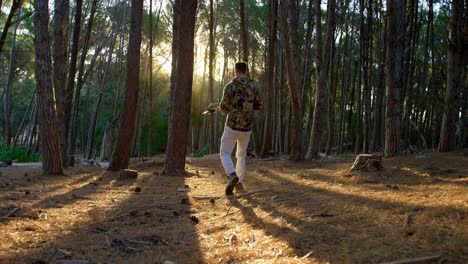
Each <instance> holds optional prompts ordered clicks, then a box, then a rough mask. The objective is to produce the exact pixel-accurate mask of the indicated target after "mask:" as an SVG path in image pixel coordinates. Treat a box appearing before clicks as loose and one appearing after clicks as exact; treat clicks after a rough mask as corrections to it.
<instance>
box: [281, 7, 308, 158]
mask: <svg viewBox="0 0 468 264" xmlns="http://www.w3.org/2000/svg"><path fill="white" fill-rule="evenodd" d="M281 6H282V7H281V8H280V12H281V21H282V23H281V26H282V31H283V38H284V43H283V44H284V54H285V59H286V62H287V63H286V64H287V67H286V68H287V73H288V81H289V92H290V95H291V110H292V116H293V119H294V120H293V131H292V142H291V154H290V156H289V157H290V159H291V160H301V159H302V113H301V111H302V102H303V100H302V97H301V84H300V80H299V66H298V52H297V49H298V45H297V41H298V33H297V30H298V18H297V7H296V1H295V0H282V1H281ZM288 18H289V19H288ZM288 22H289V23H288Z"/></svg>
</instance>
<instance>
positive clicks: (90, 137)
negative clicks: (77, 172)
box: [87, 25, 117, 160]
mask: <svg viewBox="0 0 468 264" xmlns="http://www.w3.org/2000/svg"><path fill="white" fill-rule="evenodd" d="M113 32H114V33H113V37H112V40H111V43H110V45H109V53H108V55H107V63H106V68H105V69H104V74H103V76H102V79H101V83H100V84H99V96H98V100H97V102H96V110H95V111H94V115H93V120H92V122H91V127H90V129H89V134H88V155H87V159H88V160H89V159H92V155H93V149H94V132H95V131H96V125H97V120H98V118H99V112H100V109H101V103H102V96H103V94H104V93H103V90H104V85H105V83H106V80H107V74H108V72H109V69H110V64H111V62H112V55H113V53H114V46H115V42H116V40H117V25H114V26H113Z"/></svg>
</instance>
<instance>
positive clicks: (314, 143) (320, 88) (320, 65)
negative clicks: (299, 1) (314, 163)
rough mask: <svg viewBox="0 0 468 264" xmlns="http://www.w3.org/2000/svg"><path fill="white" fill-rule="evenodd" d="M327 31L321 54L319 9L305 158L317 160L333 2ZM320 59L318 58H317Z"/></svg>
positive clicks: (329, 3) (331, 34)
mask: <svg viewBox="0 0 468 264" xmlns="http://www.w3.org/2000/svg"><path fill="white" fill-rule="evenodd" d="M316 6H317V7H319V6H320V0H317V4H316ZM327 9H328V10H327V31H326V34H325V36H326V39H325V47H324V50H323V53H322V48H321V46H322V44H321V41H322V40H321V39H322V38H321V37H318V36H319V35H320V34H321V22H320V21H321V20H320V17H321V15H320V9H319V8H318V11H317V13H318V14H317V13H316V20H317V21H316V24H317V63H316V64H317V76H318V77H317V88H316V89H317V90H316V93H315V106H314V117H313V123H312V132H311V133H310V144H309V150H308V152H307V158H308V159H313V158H318V157H319V153H320V142H321V138H322V133H323V127H324V122H323V121H324V118H325V113H326V105H327V101H326V98H327V97H326V94H327V84H326V82H327V76H328V75H327V74H328V67H329V65H330V57H331V54H330V53H331V45H334V32H335V25H336V20H335V0H330V1H329V2H328V3H327ZM319 57H320V58H319Z"/></svg>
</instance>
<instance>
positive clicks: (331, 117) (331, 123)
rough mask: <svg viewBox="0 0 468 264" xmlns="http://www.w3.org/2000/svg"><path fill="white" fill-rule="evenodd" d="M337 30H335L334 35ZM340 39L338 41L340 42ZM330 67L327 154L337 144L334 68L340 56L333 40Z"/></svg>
mask: <svg viewBox="0 0 468 264" xmlns="http://www.w3.org/2000/svg"><path fill="white" fill-rule="evenodd" d="M334 34H335V32H333V35H334ZM339 42H340V41H338V43H339ZM330 49H331V51H330V53H331V54H330V67H329V73H328V81H327V82H328V91H329V92H328V96H327V97H328V98H327V101H328V135H327V148H326V153H325V154H326V155H327V156H329V155H330V154H331V151H332V149H333V145H334V144H335V143H334V142H335V140H334V137H335V99H336V87H335V85H336V82H335V81H334V80H333V77H334V73H333V72H334V68H335V64H336V62H335V60H336V58H337V57H338V56H336V55H335V53H336V48H335V43H334V42H333V44H332V46H331V47H330Z"/></svg>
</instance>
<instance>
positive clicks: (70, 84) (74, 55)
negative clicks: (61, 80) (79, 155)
mask: <svg viewBox="0 0 468 264" xmlns="http://www.w3.org/2000/svg"><path fill="white" fill-rule="evenodd" d="M82 9H83V0H76V10H75V25H74V27H73V36H72V46H71V55H70V67H69V69H68V79H67V87H66V91H65V92H66V94H65V102H64V104H65V106H64V109H63V117H64V120H63V121H64V126H65V128H64V131H63V133H64V134H63V136H62V138H65V139H66V141H65V142H63V143H62V144H63V148H64V149H65V150H66V151H67V153H68V148H69V146H68V145H69V142H68V133H69V129H70V118H71V107H72V99H73V90H74V89H75V75H76V63H77V60H78V49H79V40H80V31H81V19H82ZM70 159H71V157H69V156H66V157H63V162H64V164H63V165H64V167H68V164H69V161H70Z"/></svg>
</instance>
